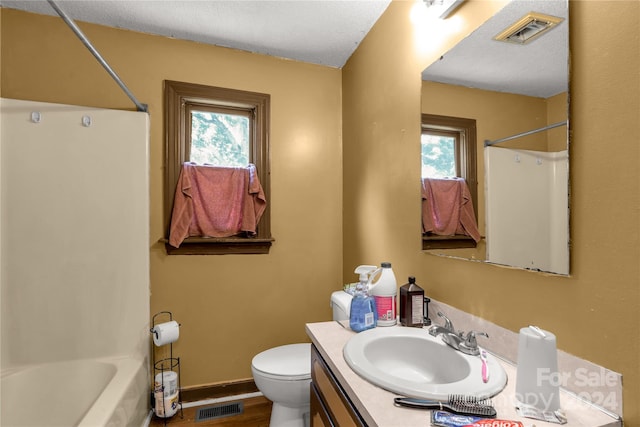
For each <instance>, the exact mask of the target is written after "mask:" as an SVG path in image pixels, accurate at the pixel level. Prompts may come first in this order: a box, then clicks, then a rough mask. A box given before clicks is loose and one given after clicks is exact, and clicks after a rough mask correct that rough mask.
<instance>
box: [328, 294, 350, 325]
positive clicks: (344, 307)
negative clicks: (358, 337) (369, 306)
mask: <svg viewBox="0 0 640 427" xmlns="http://www.w3.org/2000/svg"><path fill="white" fill-rule="evenodd" d="M352 298H353V297H352V296H351V295H350V294H348V293H346V292H345V291H336V292H334V293H332V294H331V308H332V309H333V320H335V321H338V322H339V321H341V320H346V321H347V322H348V321H349V310H350V308H351V299H352Z"/></svg>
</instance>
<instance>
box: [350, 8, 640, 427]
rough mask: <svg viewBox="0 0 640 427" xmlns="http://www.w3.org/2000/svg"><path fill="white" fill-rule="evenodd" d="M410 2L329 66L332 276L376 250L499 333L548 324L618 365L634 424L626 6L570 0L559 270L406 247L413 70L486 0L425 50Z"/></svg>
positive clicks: (573, 348)
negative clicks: (564, 221)
mask: <svg viewBox="0 0 640 427" xmlns="http://www.w3.org/2000/svg"><path fill="white" fill-rule="evenodd" d="M411 5H412V3H411V2H404V1H394V2H392V4H391V5H390V7H389V9H387V11H386V12H385V14H384V15H383V16H382V18H381V19H380V20H379V21H378V23H377V24H376V26H375V27H374V29H373V30H372V31H371V32H370V33H369V34H368V35H367V38H366V39H365V41H364V42H363V43H362V44H361V46H360V48H359V49H358V51H356V53H355V55H354V56H352V57H351V59H350V60H349V62H348V63H347V65H346V66H345V67H344V69H343V96H344V101H343V117H344V119H343V120H344V132H343V140H344V219H343V223H344V226H343V228H344V261H343V269H344V276H345V277H352V274H351V271H352V268H353V266H355V265H357V264H361V263H375V262H380V261H382V260H388V261H391V262H392V263H393V266H394V271H395V272H396V276H397V277H398V279H399V281H400V282H402V283H404V279H406V277H407V276H408V275H413V276H416V279H417V281H418V282H419V283H420V284H421V285H422V286H423V287H424V288H425V289H426V292H427V294H428V295H430V296H431V297H433V298H435V299H437V300H441V301H444V302H446V303H448V304H451V305H453V306H456V307H458V308H460V309H463V310H465V311H468V312H471V313H473V314H476V315H479V316H481V317H483V318H486V319H488V320H490V321H493V322H495V323H497V324H499V325H501V326H504V327H506V328H509V329H511V330H513V331H517V330H518V329H519V328H520V327H522V326H526V325H529V324H536V325H539V326H540V327H543V328H545V329H548V330H551V331H553V332H555V333H556V335H557V337H558V345H559V347H560V348H561V349H563V350H565V351H567V352H569V353H572V354H575V355H577V356H580V357H582V358H585V359H588V360H590V361H593V362H595V363H598V364H601V365H604V366H606V367H607V368H610V369H613V370H616V371H619V372H621V373H622V374H623V376H624V379H623V381H624V402H625V410H624V415H625V421H626V425H640V409H639V407H640V405H638V404H637V402H639V401H640V362H639V359H638V352H639V350H640V348H639V346H640V335H639V334H638V327H639V326H640V294H639V293H640V284H639V281H640V272H639V269H638V259H640V245H639V243H638V234H639V232H640V230H639V226H640V218H639V212H640V209H639V206H640V201H639V195H640V189H639V183H640V170H639V168H638V160H639V157H640V154H639V151H638V150H639V148H638V140H640V129H639V124H638V111H640V104H639V100H638V93H639V91H640V88H639V79H640V74H639V73H638V69H639V67H640V58H639V57H638V55H637V54H635V53H637V52H636V51H633V52H631V51H632V50H633V46H635V47H637V46H638V45H639V43H640V41H639V40H638V34H637V32H634V29H635V28H637V27H638V24H639V17H640V3H638V2H635V1H620V2H590V1H572V2H571V5H570V16H571V30H570V34H571V54H572V62H571V63H572V81H571V89H570V92H571V94H572V95H571V105H572V111H571V122H572V131H573V135H572V145H571V168H570V170H571V186H572V189H571V193H572V196H571V201H570V203H571V239H572V253H571V276H570V277H568V278H567V277H553V276H547V275H545V274H540V273H533V272H526V271H519V270H512V269H506V268H501V267H497V266H492V265H485V264H480V263H475V262H467V261H461V260H453V259H445V258H441V257H435V256H431V255H426V254H424V253H422V251H421V250H420V233H419V221H420V217H419V215H420V204H419V197H418V194H419V177H420V167H419V142H418V141H419V126H418V123H419V120H420V119H419V114H420V85H421V82H420V72H421V71H422V69H423V68H425V67H426V66H427V65H429V63H431V62H433V61H435V60H436V59H437V58H438V57H439V55H440V54H441V52H445V51H447V50H448V49H449V48H450V47H451V46H453V45H454V44H455V43H456V42H457V41H459V39H460V38H462V37H464V35H466V34H469V32H470V30H469V26H473V25H475V26H477V25H479V24H481V23H482V21H484V20H486V18H487V17H488V16H489V15H490V14H491V13H493V11H492V10H491V9H492V8H494V10H495V8H497V7H498V6H499V5H498V4H497V3H494V2H476V1H471V2H467V3H465V4H464V5H463V6H462V7H461V8H460V9H459V13H458V14H457V16H459V17H460V18H462V19H460V20H459V21H458V22H462V27H463V28H461V29H460V30H459V31H458V32H456V33H455V36H451V37H449V38H448V39H447V40H446V41H445V42H442V43H441V45H440V46H439V49H438V46H436V45H437V43H438V39H437V38H434V39H433V41H432V44H431V46H430V48H429V49H425V48H423V47H421V46H419V45H418V44H417V43H415V41H414V38H413V36H414V33H413V29H412V26H411V21H410V18H409V15H410V9H411ZM465 25H466V26H465ZM625 34H626V37H631V39H629V40H627V42H625V43H619V40H620V37H625ZM362 165H366V167H365V168H364V170H363V167H362ZM614 224H617V225H618V227H616V226H615V225H614Z"/></svg>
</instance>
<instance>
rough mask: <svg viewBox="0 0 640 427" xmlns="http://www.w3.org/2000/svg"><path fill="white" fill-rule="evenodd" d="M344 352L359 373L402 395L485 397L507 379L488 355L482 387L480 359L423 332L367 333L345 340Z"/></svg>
mask: <svg viewBox="0 0 640 427" xmlns="http://www.w3.org/2000/svg"><path fill="white" fill-rule="evenodd" d="M343 354H344V358H345V360H346V362H347V364H348V365H349V367H351V369H353V370H354V371H355V372H356V373H357V374H358V375H360V376H361V377H363V378H364V379H366V380H367V381H369V382H371V383H373V384H375V385H377V386H379V387H382V388H384V389H385V390H388V391H391V392H393V393H397V394H400V395H403V396H409V397H417V398H422V399H433V400H440V401H445V400H447V399H448V397H449V395H453V394H464V395H472V396H476V397H478V398H487V397H491V396H494V395H496V394H498V393H499V392H500V391H501V390H502V389H503V388H504V387H505V385H506V384H507V375H506V373H505V371H504V369H503V368H502V366H501V365H500V363H499V362H498V361H497V360H496V359H495V358H494V357H493V356H491V355H488V357H487V359H488V366H489V381H488V382H486V383H485V382H483V381H482V361H481V360H480V357H479V356H469V355H467V354H463V353H461V352H459V351H457V350H454V349H453V348H451V347H449V346H448V345H447V344H445V343H444V342H442V339H441V338H440V337H433V336H431V335H429V333H428V331H427V329H423V328H408V327H402V326H394V327H385V328H382V327H378V328H374V329H369V330H367V331H364V332H360V333H358V334H356V335H354V336H353V337H352V338H350V339H349V341H348V342H347V344H346V345H345V346H344V349H343Z"/></svg>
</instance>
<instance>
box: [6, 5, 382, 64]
mask: <svg viewBox="0 0 640 427" xmlns="http://www.w3.org/2000/svg"><path fill="white" fill-rule="evenodd" d="M55 3H56V5H58V6H59V7H60V8H61V9H62V10H63V11H64V12H65V13H66V14H67V15H68V16H69V17H70V18H71V19H73V20H74V21H76V22H77V23H78V22H79V21H84V22H91V23H95V24H101V25H106V26H109V27H116V28H125V29H129V30H134V31H139V32H143V33H148V34H156V35H163V36H168V37H173V38H177V39H185V40H193V41H197V42H201V43H207V44H213V45H217V46H224V47H230V48H235V49H241V50H246V51H250V52H257V53H261V54H265V55H271V56H277V57H282V58H288V59H293V60H297V61H302V62H310V63H314V64H320V65H327V66H330V67H336V68H341V67H342V66H343V65H344V64H345V62H346V61H347V59H349V57H350V56H351V54H352V53H353V52H354V51H355V50H356V48H357V47H358V45H359V44H360V42H361V41H362V39H363V38H364V37H365V36H366V35H367V33H368V32H369V30H370V29H371V27H372V26H373V24H375V22H376V21H377V20H378V18H379V17H380V15H382V13H383V12H384V11H385V9H386V8H387V6H388V5H389V3H390V0H261V1H256V0H234V1H223V0H181V1H174V0H56V1H55ZM0 5H2V7H8V8H13V9H20V10H26V11H30V12H35V13H39V14H48V15H56V16H57V14H56V13H55V11H54V10H53V9H52V7H51V5H50V4H49V3H48V2H47V1H45V0H2V1H0ZM78 26H79V27H80V28H82V25H81V24H78Z"/></svg>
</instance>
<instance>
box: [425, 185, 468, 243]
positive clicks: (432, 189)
mask: <svg viewBox="0 0 640 427" xmlns="http://www.w3.org/2000/svg"><path fill="white" fill-rule="evenodd" d="M422 232H423V233H429V232H430V233H433V234H437V235H439V236H453V235H455V234H464V235H466V236H470V237H472V238H473V240H475V241H476V242H478V241H480V233H479V232H478V224H477V222H476V216H475V213H474V211H473V202H472V201H471V193H470V192H469V187H467V183H466V182H465V180H464V179H463V178H444V179H439V178H423V179H422Z"/></svg>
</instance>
